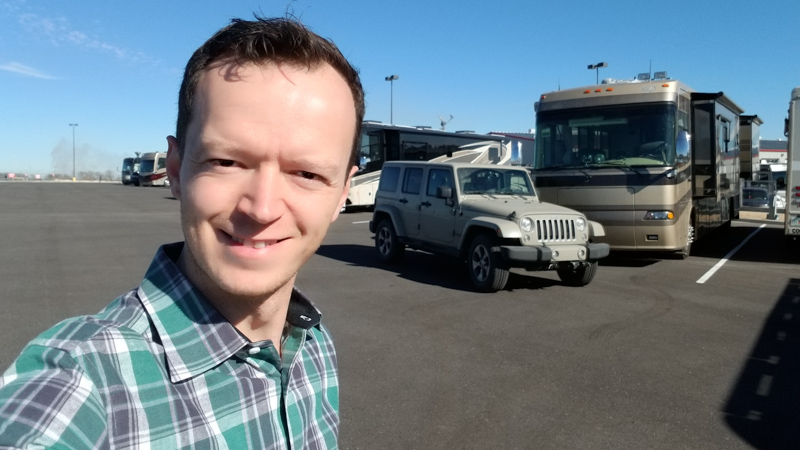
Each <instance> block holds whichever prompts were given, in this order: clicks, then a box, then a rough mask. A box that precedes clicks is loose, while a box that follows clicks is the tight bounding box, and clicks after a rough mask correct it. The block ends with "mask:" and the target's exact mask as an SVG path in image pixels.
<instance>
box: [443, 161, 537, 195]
mask: <svg viewBox="0 0 800 450" xmlns="http://www.w3.org/2000/svg"><path fill="white" fill-rule="evenodd" d="M458 184H459V187H461V192H462V193H463V194H499V195H534V191H533V186H532V185H531V181H530V177H529V176H528V172H526V171H524V170H517V169H502V168H498V169H486V168H471V167H469V168H467V167H464V168H460V169H458Z"/></svg>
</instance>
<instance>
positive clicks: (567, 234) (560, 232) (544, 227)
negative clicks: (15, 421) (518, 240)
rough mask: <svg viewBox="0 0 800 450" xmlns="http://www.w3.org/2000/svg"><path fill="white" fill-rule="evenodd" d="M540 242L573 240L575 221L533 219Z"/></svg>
mask: <svg viewBox="0 0 800 450" xmlns="http://www.w3.org/2000/svg"><path fill="white" fill-rule="evenodd" d="M534 222H535V223H536V234H537V235H538V238H539V241H540V242H559V241H561V242H563V241H574V240H575V221H574V220H572V219H534Z"/></svg>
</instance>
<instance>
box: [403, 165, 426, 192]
mask: <svg viewBox="0 0 800 450" xmlns="http://www.w3.org/2000/svg"><path fill="white" fill-rule="evenodd" d="M421 185H422V168H420V167H408V168H406V174H405V177H404V178H403V192H405V193H406V194H419V188H420V186H421Z"/></svg>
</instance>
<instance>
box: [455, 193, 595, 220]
mask: <svg viewBox="0 0 800 450" xmlns="http://www.w3.org/2000/svg"><path fill="white" fill-rule="evenodd" d="M461 209H463V210H465V211H471V212H475V213H479V214H486V215H492V216H498V217H506V216H508V215H509V214H511V213H512V212H516V213H517V217H522V216H523V215H526V214H564V215H580V213H579V212H577V211H575V210H574V209H569V208H565V207H563V206H558V205H554V204H552V203H545V202H539V201H538V200H537V199H536V197H517V196H509V195H471V196H469V197H467V198H464V199H462V201H461Z"/></svg>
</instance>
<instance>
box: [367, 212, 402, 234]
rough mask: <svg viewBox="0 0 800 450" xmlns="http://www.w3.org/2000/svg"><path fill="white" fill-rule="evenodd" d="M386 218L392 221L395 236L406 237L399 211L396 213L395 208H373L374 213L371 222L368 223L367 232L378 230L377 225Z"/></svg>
mask: <svg viewBox="0 0 800 450" xmlns="http://www.w3.org/2000/svg"><path fill="white" fill-rule="evenodd" d="M387 216H388V217H389V219H390V220H391V221H392V226H393V227H394V232H395V234H397V235H398V236H406V229H405V227H404V226H403V221H402V220H401V217H402V215H401V214H400V211H398V210H397V208H396V207H394V206H388V205H381V206H376V207H375V211H374V212H373V213H372V221H371V222H370V223H369V231H371V232H372V233H374V232H375V230H376V229H377V228H378V223H379V222H380V221H381V220H382V219H383V218H385V217H387Z"/></svg>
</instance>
